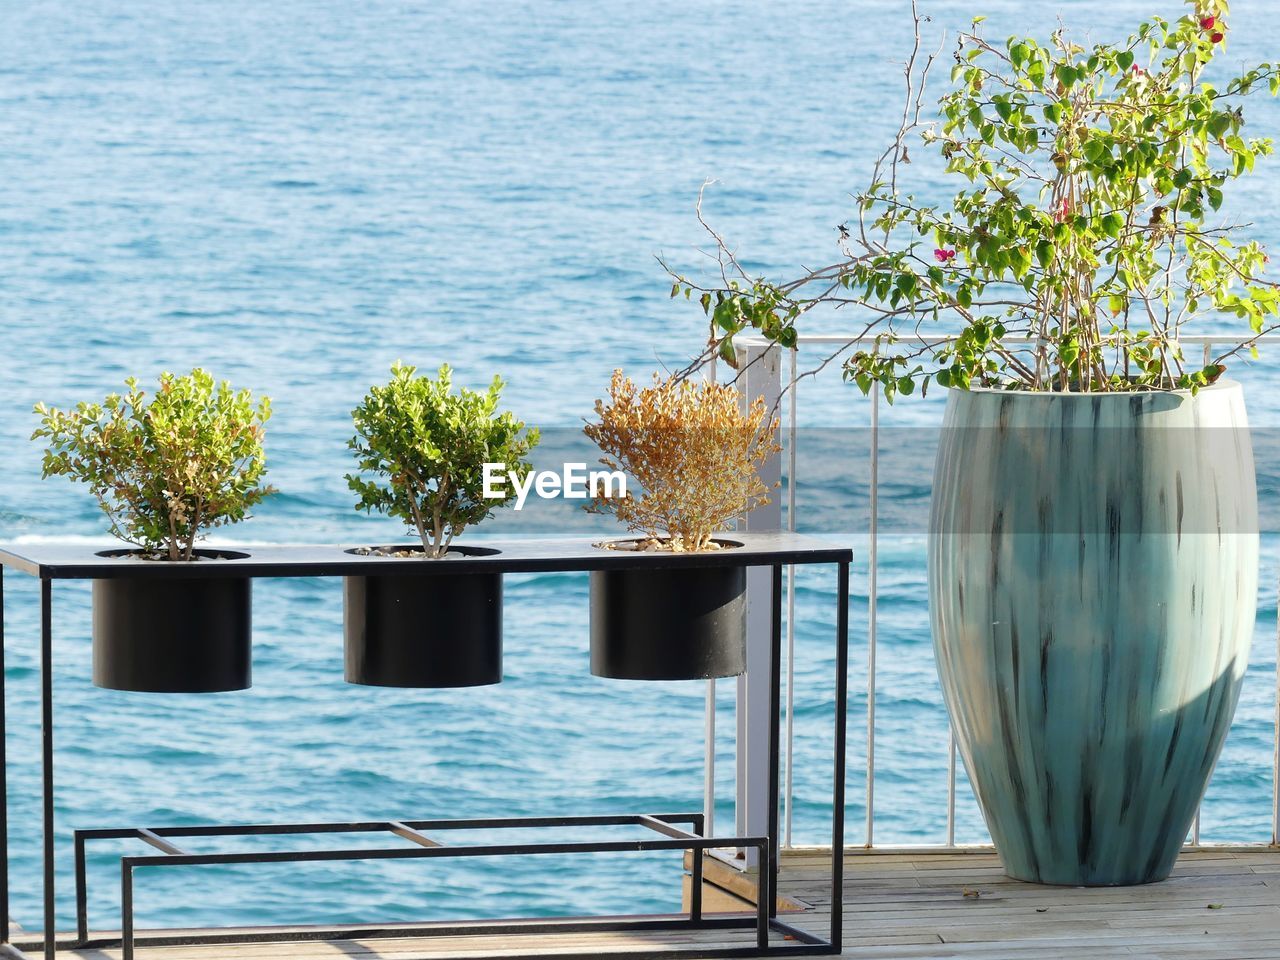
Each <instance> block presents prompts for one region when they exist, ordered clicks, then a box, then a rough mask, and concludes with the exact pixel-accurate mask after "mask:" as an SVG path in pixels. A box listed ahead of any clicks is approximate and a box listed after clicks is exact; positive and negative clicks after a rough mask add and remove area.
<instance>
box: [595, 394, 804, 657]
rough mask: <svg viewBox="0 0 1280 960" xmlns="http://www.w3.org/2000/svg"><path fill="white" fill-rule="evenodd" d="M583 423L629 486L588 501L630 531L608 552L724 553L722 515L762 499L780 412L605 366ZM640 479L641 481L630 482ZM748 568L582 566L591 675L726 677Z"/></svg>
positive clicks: (736, 650) (740, 632)
mask: <svg viewBox="0 0 1280 960" xmlns="http://www.w3.org/2000/svg"><path fill="white" fill-rule="evenodd" d="M596 416H597V417H598V418H599V420H598V422H596V423H589V424H588V425H587V426H586V427H585V428H584V432H585V433H586V435H587V436H588V437H589V438H590V439H591V440H593V441H594V442H595V443H596V445H597V446H598V447H600V449H601V451H602V452H603V454H604V456H603V457H601V459H600V462H601V463H602V464H604V465H605V466H606V467H608V468H609V469H610V470H616V471H622V472H623V473H624V474H625V475H627V476H628V477H629V478H630V480H631V481H633V483H631V484H629V485H628V489H627V492H626V494H625V495H624V496H621V497H618V496H614V497H605V496H601V497H598V498H597V499H596V500H594V501H593V503H592V505H591V507H590V509H593V510H595V511H598V512H604V513H610V514H613V515H614V516H616V517H617V518H618V520H620V521H621V522H622V523H623V524H625V525H626V527H627V528H628V529H629V530H632V531H634V532H636V533H639V534H640V537H639V538H637V539H629V540H615V541H609V542H606V543H603V544H601V545H600V546H601V547H602V548H604V549H612V550H652V551H670V552H672V553H702V552H711V551H718V550H732V549H733V548H734V547H735V546H738V544H736V543H735V542H734V541H733V540H731V539H728V538H726V537H723V536H720V531H722V530H723V529H724V528H725V527H726V526H727V525H728V524H729V523H731V522H732V521H734V520H736V519H737V518H738V517H740V516H742V515H743V514H744V513H746V512H747V511H748V510H751V509H752V508H753V507H755V506H757V505H759V504H762V503H767V502H768V499H769V492H768V488H767V487H766V486H765V484H764V482H763V481H762V480H761V479H760V472H759V471H760V466H761V464H763V463H764V461H765V460H767V459H768V458H769V457H770V456H772V455H774V454H775V453H777V451H778V449H779V448H778V445H777V443H776V441H775V439H774V434H775V431H776V430H777V426H778V423H777V419H776V418H774V417H770V416H769V412H768V411H767V410H766V409H765V404H764V401H763V400H762V399H757V400H755V401H754V402H752V403H751V404H750V405H748V406H745V407H744V405H743V403H742V395H741V394H740V393H739V391H738V390H737V389H736V388H734V387H732V386H729V385H726V384H718V383H711V382H705V381H704V382H699V383H693V382H691V381H689V380H681V379H678V378H669V379H666V380H661V379H659V378H658V377H657V376H656V375H655V376H654V379H653V383H652V384H651V385H650V386H647V387H637V386H636V385H635V384H634V383H633V382H632V381H631V379H630V378H629V377H626V376H624V375H623V373H622V371H621V370H617V371H614V374H613V380H612V382H611V383H610V385H609V399H608V401H607V402H606V401H603V400H598V401H596ZM636 488H638V490H637V489H636ZM745 594H746V569H745V568H744V567H741V566H715V567H692V568H686V567H681V568H679V569H670V570H667V569H643V570H596V571H593V572H592V574H591V672H592V673H593V674H595V675H596V676H599V677H613V678H618V679H629V680H693V679H699V678H710V677H729V676H735V675H737V674H740V673H742V671H743V670H744V669H746V634H745V621H744V616H745V610H746V606H745V602H746V601H745Z"/></svg>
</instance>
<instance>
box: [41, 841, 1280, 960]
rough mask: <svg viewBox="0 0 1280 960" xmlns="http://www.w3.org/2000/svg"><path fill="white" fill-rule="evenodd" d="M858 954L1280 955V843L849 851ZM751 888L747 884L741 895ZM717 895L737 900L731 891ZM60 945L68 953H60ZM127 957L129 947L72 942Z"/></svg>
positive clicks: (423, 948)
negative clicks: (1029, 873)
mask: <svg viewBox="0 0 1280 960" xmlns="http://www.w3.org/2000/svg"><path fill="white" fill-rule="evenodd" d="M827 862H828V861H827V860H826V858H825V857H823V856H821V855H818V854H806V853H798V854H788V855H786V856H785V858H784V861H783V876H782V882H781V885H780V889H779V895H780V896H781V897H785V898H787V899H786V900H784V901H782V903H781V906H782V908H783V909H784V910H785V915H784V916H785V919H786V920H788V921H789V922H791V923H793V924H795V925H796V926H799V927H802V928H805V929H809V928H812V929H814V930H815V932H819V931H821V930H822V929H823V928H824V926H825V924H826V922H827V917H828V912H829V907H830V904H829V902H828V900H827V898H826V889H825V878H826V869H827ZM846 862H847V865H848V866H847V880H846V884H845V950H844V954H843V955H844V956H846V957H866V958H872V957H874V958H885V960H892V958H908V957H909V958H920V960H926V958H966V960H1031V958H1036V960H1044V958H1055V957H1082V958H1087V960H1102V958H1111V957H1126V958H1136V957H1145V958H1161V960H1165V958H1167V960H1208V958H1215V960H1261V958H1276V960H1280V850H1278V849H1253V850H1243V849H1237V850H1213V851H1198V852H1194V853H1188V854H1186V855H1185V856H1184V857H1183V858H1182V859H1181V861H1179V864H1178V867H1177V869H1176V870H1175V872H1174V875H1173V877H1172V878H1171V879H1169V880H1167V881H1165V882H1164V883H1160V884H1154V885H1151V886H1146V887H1127V888H1108V889H1080V888H1063V887H1042V886H1036V885H1033V884H1025V883H1018V882H1017V881H1013V880H1009V879H1008V878H1006V877H1004V876H1003V874H1002V873H1001V871H1000V864H999V861H998V859H997V858H996V857H995V856H994V855H993V854H990V853H962V854H927V853H921V854H851V855H849V856H848V857H847V858H846ZM744 891H745V892H746V893H747V894H748V895H749V894H750V890H749V889H746V888H743V887H741V886H738V888H737V890H736V891H735V892H736V893H738V894H742V893H743V892H744ZM717 897H718V898H719V899H717V900H715V901H712V900H711V899H708V907H711V906H712V905H713V903H714V904H715V905H716V906H717V908H719V909H729V908H732V907H733V906H734V905H735V902H736V901H734V900H733V899H732V897H731V896H730V895H729V894H727V893H724V892H721V893H719V894H717ZM709 940H718V942H720V943H726V942H734V943H743V944H748V943H751V942H752V940H751V935H750V934H749V933H741V934H739V933H736V932H735V933H732V934H729V935H727V936H726V935H725V934H702V935H695V934H671V933H646V934H643V935H642V934H635V933H632V934H625V935H624V934H617V933H585V934H583V933H580V934H574V935H571V936H566V935H551V934H519V935H505V936H500V937H472V938H468V939H466V940H459V939H452V940H439V939H430V938H416V939H398V938H386V939H368V940H359V939H353V940H349V941H340V942H326V943H274V944H248V945H236V946H230V945H225V944H224V945H212V946H203V947H189V946H188V947H159V946H153V947H144V948H140V949H139V950H138V954H137V956H138V960H341V958H361V960H445V958H449V960H453V958H463V957H466V958H478V957H511V956H523V955H529V954H534V953H549V954H562V955H569V956H579V957H581V956H592V957H594V956H599V955H601V954H602V953H605V952H607V951H643V950H648V949H653V948H655V947H661V946H675V945H679V946H682V947H686V948H688V947H692V946H695V945H696V944H698V943H705V942H708V941H709ZM59 955H60V956H63V955H64V954H63V953H62V952H61V951H60V954H59ZM65 956H67V957H77V958H82V960H115V958H117V957H119V950H111V949H105V950H97V949H95V950H82V951H67V952H66V953H65Z"/></svg>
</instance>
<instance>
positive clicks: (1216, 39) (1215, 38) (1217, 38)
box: [1209, 31, 1223, 43]
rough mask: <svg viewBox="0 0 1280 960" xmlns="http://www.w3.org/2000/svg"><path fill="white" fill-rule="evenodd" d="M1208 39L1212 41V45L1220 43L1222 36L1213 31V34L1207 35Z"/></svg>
mask: <svg viewBox="0 0 1280 960" xmlns="http://www.w3.org/2000/svg"><path fill="white" fill-rule="evenodd" d="M1209 39H1210V40H1212V41H1213V42H1214V43H1221V42H1222V40H1223V34H1221V33H1219V32H1217V31H1215V32H1214V33H1212V34H1210V35H1209Z"/></svg>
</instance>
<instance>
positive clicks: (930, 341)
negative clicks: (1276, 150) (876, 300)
mask: <svg viewBox="0 0 1280 960" xmlns="http://www.w3.org/2000/svg"><path fill="white" fill-rule="evenodd" d="M956 339H957V338H956V336H954V335H947V336H939V337H904V338H903V341H904V342H908V343H912V344H918V345H921V346H942V345H944V344H947V343H952V342H954V341H955V340H956ZM1002 339H1003V340H1004V342H1005V343H1020V344H1028V343H1036V342H1038V341H1039V338H1038V337H1025V336H1006V337H1003V338H1002ZM756 341H759V342H760V343H764V342H765V340H764V338H763V337H738V338H736V341H735V342H739V343H748V342H752V343H754V342H756ZM1178 342H1179V343H1194V344H1197V345H1199V344H1217V343H1229V344H1240V343H1246V342H1248V343H1258V344H1267V343H1280V333H1267V334H1263V335H1262V336H1259V337H1234V338H1233V337H1224V336H1223V335H1222V334H1220V333H1188V334H1185V335H1183V336H1181V337H1178ZM874 343H875V335H874V334H866V335H859V336H852V337H851V336H847V335H842V334H838V333H811V334H801V335H800V336H799V338H798V339H797V345H799V346H803V345H805V344H812V345H813V346H839V345H841V344H847V345H849V346H851V347H856V346H859V345H860V344H874ZM1210 359H1212V357H1210Z"/></svg>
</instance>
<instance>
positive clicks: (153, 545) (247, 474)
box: [32, 368, 273, 560]
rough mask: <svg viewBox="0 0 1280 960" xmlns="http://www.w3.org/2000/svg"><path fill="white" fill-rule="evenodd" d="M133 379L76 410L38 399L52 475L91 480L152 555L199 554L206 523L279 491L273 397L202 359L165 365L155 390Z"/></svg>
mask: <svg viewBox="0 0 1280 960" xmlns="http://www.w3.org/2000/svg"><path fill="white" fill-rule="evenodd" d="M125 385H126V386H127V387H128V391H127V392H126V393H124V394H118V393H113V394H111V395H110V396H108V397H107V398H106V399H105V400H103V401H102V402H101V403H81V404H78V405H77V406H76V408H75V409H74V410H68V411H63V410H58V409H55V408H52V407H46V406H45V405H44V404H43V403H40V404H37V405H36V408H35V412H36V414H37V415H38V416H39V417H40V426H39V428H38V429H37V430H36V431H35V433H34V434H32V439H33V440H45V441H47V443H48V447H47V449H46V451H45V454H44V462H43V473H44V476H45V477H52V476H65V477H69V478H70V479H72V480H77V481H80V482H82V483H86V484H88V485H89V489H90V490H92V491H93V495H94V496H95V497H96V498H97V500H98V503H99V505H100V506H101V507H102V509H103V511H105V513H106V514H107V517H108V518H109V519H110V521H111V532H112V533H113V534H114V535H115V536H117V537H119V538H120V539H121V540H124V541H125V542H126V543H131V544H134V545H135V546H138V547H141V548H142V550H143V551H144V553H145V554H146V555H148V556H152V557H154V558H158V559H164V560H191V559H192V558H193V557H194V556H195V544H196V541H197V540H199V539H200V538H201V537H202V536H204V534H205V533H206V532H207V531H208V530H210V529H211V528H213V527H219V526H223V525H224V524H228V523H236V522H238V521H240V520H243V519H245V518H246V517H247V516H248V512H249V508H250V507H252V506H253V505H254V504H256V503H259V502H260V501H261V500H262V499H263V498H264V497H266V496H267V495H268V494H269V493H271V492H273V491H272V489H271V488H270V487H268V486H265V485H264V484H263V483H262V478H263V475H264V474H265V473H266V469H267V465H266V456H265V454H264V452H263V447H262V439H263V424H265V423H266V421H267V420H268V418H269V417H270V416H271V402H270V400H269V399H268V398H267V397H263V398H262V399H260V400H258V401H256V402H255V401H254V399H253V395H252V394H251V393H250V392H249V391H248V390H234V389H232V387H231V384H230V383H228V382H227V381H226V380H222V381H215V380H214V378H213V376H212V375H211V374H209V373H208V372H207V371H205V370H202V369H200V368H196V369H195V370H192V371H191V372H190V373H189V374H186V375H185V376H174V375H173V374H171V373H162V374H161V375H160V387H159V389H158V390H157V391H156V394H155V396H153V397H150V398H148V397H147V395H146V394H145V393H144V392H143V391H142V390H140V389H139V388H138V381H137V380H135V379H129V380H126V381H125Z"/></svg>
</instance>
